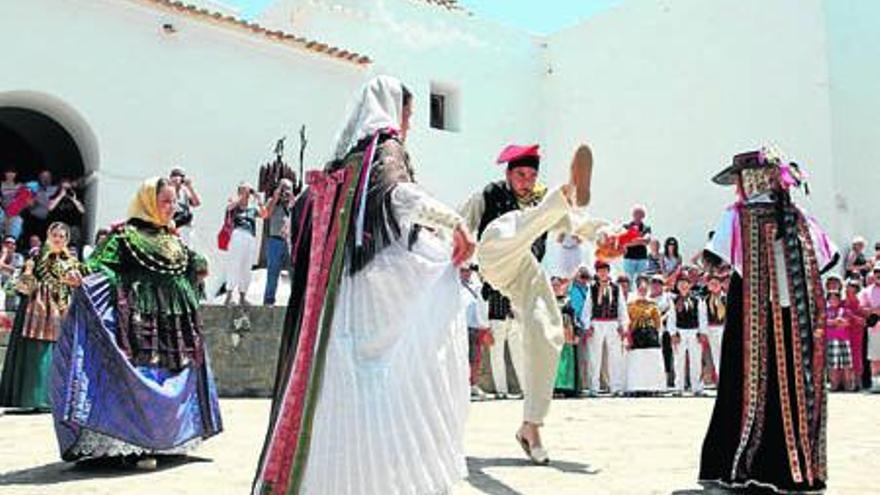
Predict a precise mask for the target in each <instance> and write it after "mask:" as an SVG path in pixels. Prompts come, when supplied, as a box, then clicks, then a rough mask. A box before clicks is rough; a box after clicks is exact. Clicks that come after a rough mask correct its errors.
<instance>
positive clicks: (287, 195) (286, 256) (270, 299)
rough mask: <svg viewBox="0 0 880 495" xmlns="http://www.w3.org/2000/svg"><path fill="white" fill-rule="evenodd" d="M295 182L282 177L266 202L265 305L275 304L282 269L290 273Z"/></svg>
mask: <svg viewBox="0 0 880 495" xmlns="http://www.w3.org/2000/svg"><path fill="white" fill-rule="evenodd" d="M294 199H295V196H294V194H293V182H291V181H290V179H281V181H280V182H279V183H278V187H276V188H275V191H274V192H273V193H272V197H271V198H270V199H269V202H268V203H267V204H266V215H265V218H266V219H267V221H268V222H269V232H268V235H269V237H268V238H267V239H266V268H267V270H266V272H267V273H266V290H265V292H264V293H263V305H264V306H272V305H274V304H275V293H276V292H277V290H278V277H279V276H281V270H287V273H290V269H291V264H290V246H289V245H288V243H287V238H288V237H289V233H290V212H291V210H292V209H293V201H294Z"/></svg>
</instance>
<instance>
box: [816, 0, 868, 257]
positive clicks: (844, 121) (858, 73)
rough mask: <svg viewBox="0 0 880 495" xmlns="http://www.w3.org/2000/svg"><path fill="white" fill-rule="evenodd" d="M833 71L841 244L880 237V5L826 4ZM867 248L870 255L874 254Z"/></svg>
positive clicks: (843, 0) (840, 0) (845, 0)
mask: <svg viewBox="0 0 880 495" xmlns="http://www.w3.org/2000/svg"><path fill="white" fill-rule="evenodd" d="M824 6H825V13H826V20H827V32H828V59H829V67H830V71H831V106H832V115H831V122H832V125H831V135H832V150H833V155H834V178H835V181H834V184H835V193H836V202H835V207H836V213H837V215H838V218H839V222H840V226H841V228H840V235H841V240H842V241H843V240H846V241H849V239H851V237H852V236H853V235H856V234H858V235H864V236H865V237H867V238H868V241H869V243H871V244H870V246H873V243H874V242H875V241H877V240H878V239H880V214H878V211H877V208H876V207H874V205H875V204H876V202H877V197H878V192H877V188H878V187H880V91H878V88H880V2H876V1H873V0H833V1H832V0H826V1H825V2H824ZM871 249H872V248H871V247H869V252H870V251H871Z"/></svg>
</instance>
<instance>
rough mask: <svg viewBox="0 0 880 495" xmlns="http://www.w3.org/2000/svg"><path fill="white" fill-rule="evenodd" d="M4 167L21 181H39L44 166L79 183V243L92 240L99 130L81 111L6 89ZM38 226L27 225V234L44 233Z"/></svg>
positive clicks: (0, 117) (0, 101) (2, 102)
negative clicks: (95, 130)
mask: <svg viewBox="0 0 880 495" xmlns="http://www.w3.org/2000/svg"><path fill="white" fill-rule="evenodd" d="M0 166H2V167H0V168H7V167H8V166H12V167H13V168H14V169H15V170H16V171H17V172H18V178H17V180H18V181H19V182H25V181H32V180H36V177H37V174H38V173H39V172H40V171H41V170H48V171H50V172H51V173H52V175H53V176H54V178H55V179H56V180H60V179H62V178H64V179H69V180H71V181H74V183H75V184H76V190H77V191H78V194H77V195H78V197H79V198H80V200H81V201H82V202H83V204H84V206H85V213H84V214H83V216H82V220H81V221H80V222H79V225H77V226H78V227H79V229H78V230H79V237H80V239H79V241H80V244H82V243H86V242H89V240H90V239H91V237H92V235H93V232H94V223H95V210H96V208H95V205H96V200H97V183H96V177H97V176H96V172H97V171H98V153H97V142H96V140H95V137H94V134H93V133H92V131H91V129H90V128H89V126H88V125H87V124H86V122H85V120H84V119H83V118H82V117H81V116H80V115H79V113H78V112H76V111H75V110H74V109H73V108H71V107H70V106H69V105H67V104H65V103H64V102H62V101H61V100H59V99H57V98H55V97H52V96H50V95H46V94H40V93H34V92H26V91H16V92H7V93H0ZM34 230H36V228H35V227H34V226H33V225H31V226H30V228H29V226H28V225H27V223H26V225H25V232H26V234H31V233H37V234H39V232H35V231H34ZM23 237H24V236H23ZM41 237H42V236H41ZM22 242H26V239H22Z"/></svg>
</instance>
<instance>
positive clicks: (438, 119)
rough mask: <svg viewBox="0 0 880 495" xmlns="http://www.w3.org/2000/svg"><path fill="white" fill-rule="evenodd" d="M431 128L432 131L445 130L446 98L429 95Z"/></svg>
mask: <svg viewBox="0 0 880 495" xmlns="http://www.w3.org/2000/svg"><path fill="white" fill-rule="evenodd" d="M431 127H432V128H434V129H441V130H442V129H446V96H445V95H439V94H432V95H431Z"/></svg>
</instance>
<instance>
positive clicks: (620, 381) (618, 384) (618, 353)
mask: <svg viewBox="0 0 880 495" xmlns="http://www.w3.org/2000/svg"><path fill="white" fill-rule="evenodd" d="M619 328H620V324H619V323H618V322H616V321H594V322H593V335H592V336H591V337H590V338H589V339H587V349H588V350H589V353H590V390H592V391H593V392H599V374H600V372H601V370H602V345H603V344H605V345H607V346H608V385H609V387H610V388H611V392H622V391H623V388H624V386H625V385H626V360H625V359H624V350H623V340H622V339H621V338H620V333H618V331H617V330H618V329H619Z"/></svg>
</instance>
